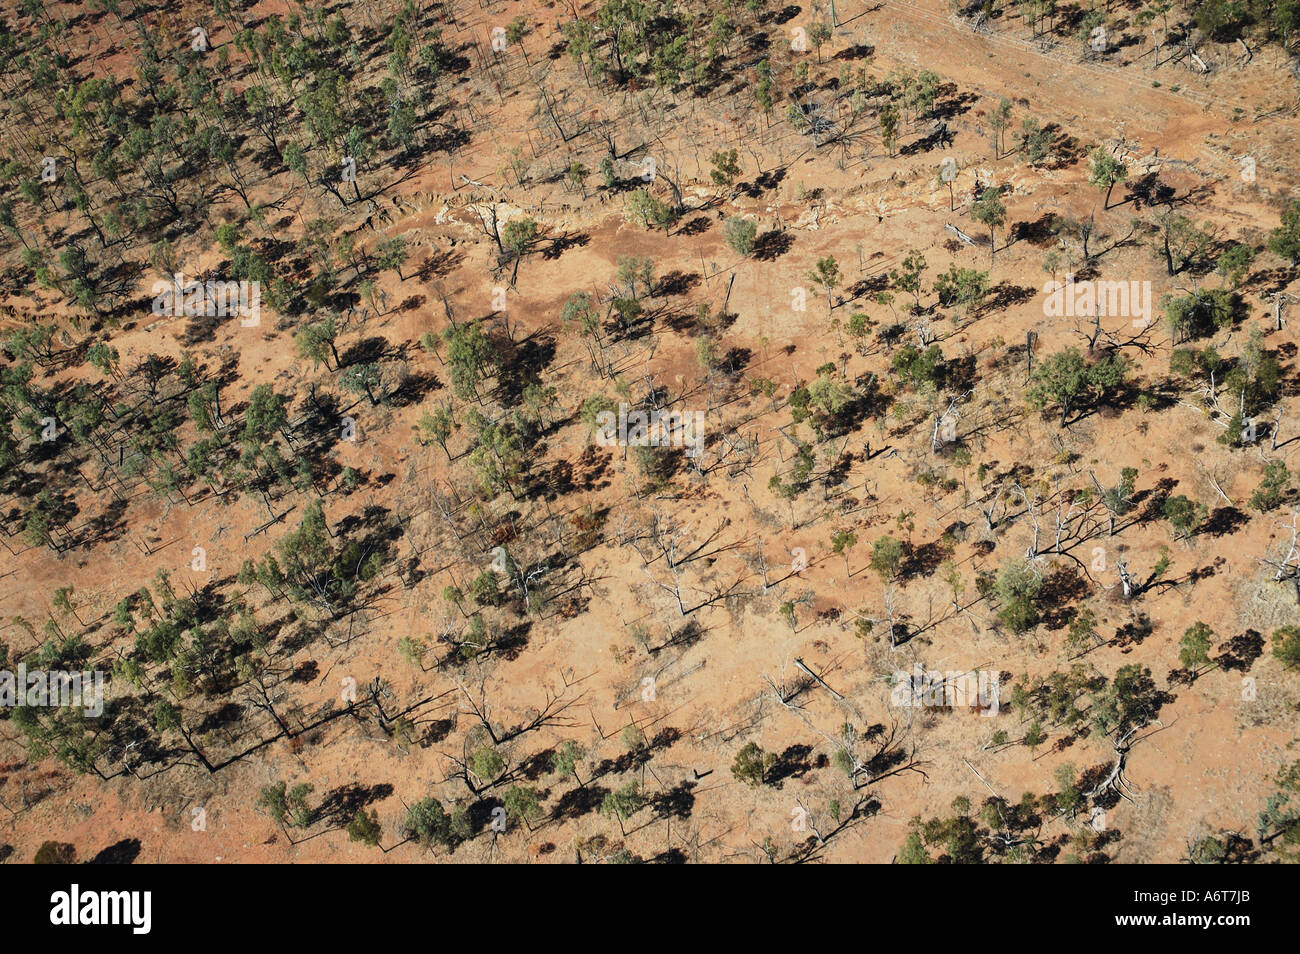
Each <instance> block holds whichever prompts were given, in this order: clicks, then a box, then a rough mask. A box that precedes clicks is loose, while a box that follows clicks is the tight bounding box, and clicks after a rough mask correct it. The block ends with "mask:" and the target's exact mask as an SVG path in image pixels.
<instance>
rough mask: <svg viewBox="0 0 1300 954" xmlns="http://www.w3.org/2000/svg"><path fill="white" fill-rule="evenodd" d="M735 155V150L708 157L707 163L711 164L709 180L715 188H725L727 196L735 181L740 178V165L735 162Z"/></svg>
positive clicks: (716, 153)
mask: <svg viewBox="0 0 1300 954" xmlns="http://www.w3.org/2000/svg"><path fill="white" fill-rule="evenodd" d="M737 155H738V154H737V152H736V150H734V149H728V150H726V151H724V152H715V153H714V154H713V155H712V156H710V157H709V162H710V163H712V164H713V168H712V169H711V170H710V171H709V178H710V179H711V180H712V181H713V184H714V185H715V186H718V187H719V188H726V189H727V192H728V194H729V195H730V194H731V189H732V187H733V186H734V185H735V184H736V180H737V179H739V178H740V163H739V162H737V161H736V160H737Z"/></svg>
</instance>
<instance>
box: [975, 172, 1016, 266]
mask: <svg viewBox="0 0 1300 954" xmlns="http://www.w3.org/2000/svg"><path fill="white" fill-rule="evenodd" d="M970 215H971V218H972V219H974V220H975V221H976V222H981V223H983V224H984V225H987V226H988V229H989V261H992V260H993V255H994V252H995V250H996V242H995V241H994V233H995V230H996V229H997V228H999V227H1000V226H1001V225H1002V223H1003V222H1005V221H1006V219H1007V207H1006V206H1005V205H1003V204H1002V197H1001V196H1000V195H999V194H998V190H997V189H995V188H992V187H989V188H987V189H985V190H984V191H983V192H982V193H981V194H980V197H979V198H978V199H976V200H975V203H974V204H973V205H972V206H971V209H970Z"/></svg>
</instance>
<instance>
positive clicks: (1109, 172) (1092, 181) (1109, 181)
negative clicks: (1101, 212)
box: [1088, 146, 1128, 209]
mask: <svg viewBox="0 0 1300 954" xmlns="http://www.w3.org/2000/svg"><path fill="white" fill-rule="evenodd" d="M1127 178H1128V167H1127V166H1125V165H1124V162H1123V160H1121V159H1118V158H1116V157H1115V156H1113V155H1111V154H1110V153H1109V152H1107V151H1106V150H1105V149H1104V148H1103V147H1101V146H1098V147H1097V148H1096V149H1094V150H1093V151H1092V154H1091V155H1090V156H1089V157H1088V184H1089V185H1090V186H1093V187H1094V188H1097V189H1104V190H1105V192H1106V201H1105V203H1104V205H1103V208H1107V209H1109V208H1110V194H1111V192H1112V191H1113V190H1114V188H1115V185H1116V183H1119V182H1123V181H1124V180H1125V179H1127Z"/></svg>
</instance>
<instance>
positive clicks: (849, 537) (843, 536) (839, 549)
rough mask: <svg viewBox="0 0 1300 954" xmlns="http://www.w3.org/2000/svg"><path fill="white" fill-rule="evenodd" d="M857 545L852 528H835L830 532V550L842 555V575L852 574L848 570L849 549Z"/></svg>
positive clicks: (856, 536) (856, 537)
mask: <svg viewBox="0 0 1300 954" xmlns="http://www.w3.org/2000/svg"><path fill="white" fill-rule="evenodd" d="M857 545H858V535H857V534H856V533H854V532H853V531H852V530H849V529H843V530H836V531H835V532H834V533H833V534H831V550H832V552H834V553H837V554H839V555H840V556H842V557H844V575H845V576H852V575H853V574H852V573H850V572H849V551H850V550H852V549H853V548H854V547H855V546H857Z"/></svg>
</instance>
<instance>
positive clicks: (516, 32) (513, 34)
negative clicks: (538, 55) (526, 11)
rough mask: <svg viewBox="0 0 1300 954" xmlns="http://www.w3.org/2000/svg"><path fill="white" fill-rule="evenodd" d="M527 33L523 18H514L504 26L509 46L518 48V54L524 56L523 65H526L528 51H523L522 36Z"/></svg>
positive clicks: (525, 22)
mask: <svg viewBox="0 0 1300 954" xmlns="http://www.w3.org/2000/svg"><path fill="white" fill-rule="evenodd" d="M527 32H528V23H527V21H525V20H524V18H523V17H515V18H514V19H513V20H511V21H510V22H509V23H507V24H506V40H507V41H509V43H510V45H511V46H517V47H519V52H520V53H522V54H523V55H524V63H525V65H527V64H528V51H527V50H526V49H524V35H525V34H526V33H527Z"/></svg>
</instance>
